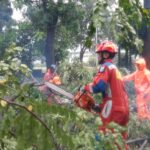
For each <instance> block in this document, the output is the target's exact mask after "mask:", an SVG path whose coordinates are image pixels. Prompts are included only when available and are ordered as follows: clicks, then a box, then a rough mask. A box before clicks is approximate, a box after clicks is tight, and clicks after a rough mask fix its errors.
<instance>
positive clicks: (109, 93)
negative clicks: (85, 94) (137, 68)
mask: <svg viewBox="0 0 150 150" xmlns="http://www.w3.org/2000/svg"><path fill="white" fill-rule="evenodd" d="M85 90H87V91H89V92H90V93H98V92H101V93H102V95H103V103H102V104H100V107H101V108H102V112H101V114H100V116H101V118H102V121H103V124H104V125H107V124H108V123H110V122H111V121H114V122H116V123H118V124H119V125H122V126H125V125H126V124H127V123H128V119H129V106H128V98H127V94H126V92H125V88H124V85H123V82H122V79H121V74H120V72H119V71H118V69H117V67H116V66H115V65H114V64H113V63H112V61H111V60H110V59H108V60H106V61H105V63H104V64H102V65H101V67H100V69H99V71H98V72H97V74H96V76H95V77H94V78H93V82H92V83H90V84H88V85H86V87H85ZM107 106H108V107H109V108H110V111H109V112H107V109H109V108H108V107H107Z"/></svg>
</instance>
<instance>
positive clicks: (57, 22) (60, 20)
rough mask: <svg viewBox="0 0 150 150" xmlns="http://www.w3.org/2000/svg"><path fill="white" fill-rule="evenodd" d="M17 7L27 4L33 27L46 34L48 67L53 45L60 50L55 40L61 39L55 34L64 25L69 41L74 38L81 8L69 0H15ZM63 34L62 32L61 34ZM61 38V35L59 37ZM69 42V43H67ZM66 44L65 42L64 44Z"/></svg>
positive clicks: (53, 56) (53, 53)
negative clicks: (65, 0) (66, 1)
mask: <svg viewBox="0 0 150 150" xmlns="http://www.w3.org/2000/svg"><path fill="white" fill-rule="evenodd" d="M16 2H17V6H18V7H20V8H21V7H24V5H26V6H27V11H26V15H27V17H28V19H29V20H30V21H31V22H32V25H33V27H34V28H35V29H36V30H37V31H40V32H44V33H45V34H46V39H45V50H44V52H45V57H46V64H47V67H49V66H50V65H51V64H52V63H55V62H56V61H55V55H56V54H55V47H54V46H56V48H57V50H60V51H61V47H57V45H55V42H56V41H57V40H58V42H60V41H61V39H60V38H58V37H57V36H56V35H60V33H59V32H58V31H60V30H61V29H60V27H61V28H62V26H64V29H63V30H62V32H63V31H66V33H67V34H68V33H69V35H67V36H68V38H70V40H71V41H73V40H74V39H73V38H72V35H76V34H77V31H78V28H79V25H80V21H79V20H81V19H82V17H83V13H82V10H81V9H80V8H79V7H78V3H77V2H76V1H69V2H68V3H65V2H63V1H62V0H59V1H57V2H54V1H49V0H36V1H33V0H28V1H26V0H17V1H16ZM62 35H63V34H62ZM61 38H62V37H61ZM68 44H69V43H68ZM66 45H67V44H66ZM57 54H58V53H57Z"/></svg>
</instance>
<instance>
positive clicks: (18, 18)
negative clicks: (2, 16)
mask: <svg viewBox="0 0 150 150" xmlns="http://www.w3.org/2000/svg"><path fill="white" fill-rule="evenodd" d="M10 1H11V2H13V1H14V0H10ZM55 1H56V2H57V0H55ZM65 1H67V0H65ZM140 2H141V3H142V5H143V0H140ZM11 6H12V8H13V15H12V18H13V19H14V20H16V21H21V20H24V17H23V16H22V13H21V11H20V10H19V9H18V10H17V9H15V8H14V6H13V4H12V3H11Z"/></svg>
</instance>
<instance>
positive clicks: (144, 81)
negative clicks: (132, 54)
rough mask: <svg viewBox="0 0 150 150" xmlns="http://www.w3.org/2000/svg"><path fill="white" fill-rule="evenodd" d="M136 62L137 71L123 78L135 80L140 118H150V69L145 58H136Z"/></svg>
mask: <svg viewBox="0 0 150 150" xmlns="http://www.w3.org/2000/svg"><path fill="white" fill-rule="evenodd" d="M134 64H135V67H136V71H135V72H133V73H131V74H129V75H127V76H124V77H123V80H124V81H125V82H126V81H133V82H134V87H135V93H136V106H137V115H138V118H139V119H149V120H150V71H149V70H148V69H147V68H146V62H145V60H144V58H138V59H136V60H135V63H134Z"/></svg>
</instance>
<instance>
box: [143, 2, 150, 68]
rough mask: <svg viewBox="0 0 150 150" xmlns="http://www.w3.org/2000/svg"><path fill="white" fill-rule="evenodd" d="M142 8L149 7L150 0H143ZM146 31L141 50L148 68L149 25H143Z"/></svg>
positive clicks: (149, 54)
mask: <svg viewBox="0 0 150 150" xmlns="http://www.w3.org/2000/svg"><path fill="white" fill-rule="evenodd" d="M144 8H145V9H150V0H144ZM145 28H146V33H145V35H144V38H143V40H144V50H143V53H142V55H143V57H144V58H145V60H146V63H147V67H148V69H149V70H150V26H147V25H145Z"/></svg>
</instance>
